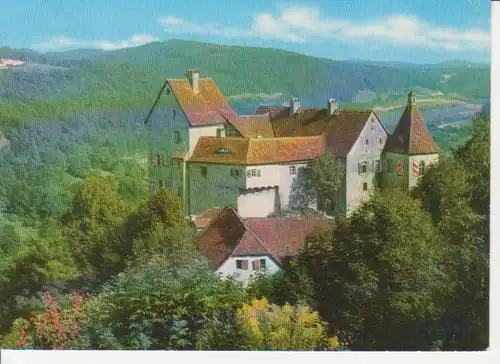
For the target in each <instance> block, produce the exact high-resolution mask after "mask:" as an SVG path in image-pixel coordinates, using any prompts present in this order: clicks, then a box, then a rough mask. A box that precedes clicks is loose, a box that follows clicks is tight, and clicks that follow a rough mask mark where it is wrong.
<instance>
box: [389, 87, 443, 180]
mask: <svg viewBox="0 0 500 364" xmlns="http://www.w3.org/2000/svg"><path fill="white" fill-rule="evenodd" d="M438 158H439V147H438V146H437V144H436V143H435V142H434V140H433V139H432V136H431V134H430V133H429V130H428V129H427V127H426V126H425V122H424V119H423V118H422V115H421V114H420V111H419V109H418V107H417V99H416V96H415V94H414V93H413V91H410V92H409V93H408V103H407V105H406V107H405V109H404V111H403V114H402V115H401V118H400V119H399V122H398V124H397V126H396V129H395V130H394V132H393V134H392V135H390V136H389V138H388V139H387V143H386V144H385V148H384V162H383V163H384V168H383V170H384V172H385V173H383V176H382V186H383V187H402V188H406V189H410V188H412V187H414V186H415V185H416V184H417V182H418V179H419V178H420V176H422V175H423V174H424V172H425V170H426V168H428V166H429V165H430V164H433V163H436V162H437V161H438Z"/></svg>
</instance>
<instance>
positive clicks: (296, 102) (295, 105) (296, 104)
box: [290, 97, 300, 115]
mask: <svg viewBox="0 0 500 364" xmlns="http://www.w3.org/2000/svg"><path fill="white" fill-rule="evenodd" d="M299 108H300V99H299V98H298V97H294V98H293V99H291V100H290V115H293V114H295V113H296V112H297V111H298V110H299Z"/></svg>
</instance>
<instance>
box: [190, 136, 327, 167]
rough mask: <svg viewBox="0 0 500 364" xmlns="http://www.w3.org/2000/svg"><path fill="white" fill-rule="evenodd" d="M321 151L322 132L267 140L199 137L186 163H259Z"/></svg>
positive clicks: (292, 159) (314, 155)
mask: <svg viewBox="0 0 500 364" xmlns="http://www.w3.org/2000/svg"><path fill="white" fill-rule="evenodd" d="M218 151H219V152H218ZM324 152H325V135H318V136H311V137H299V138H267V139H253V138H236V137H227V138H217V137H200V138H199V139H198V143H197V144H196V147H195V148H194V151H193V154H192V155H191V158H190V159H189V162H198V163H218V164H233V165H262V164H275V163H286V162H299V161H306V160H312V159H315V158H317V157H319V156H320V155H322V154H323V153H324Z"/></svg>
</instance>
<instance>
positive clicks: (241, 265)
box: [236, 259, 248, 270]
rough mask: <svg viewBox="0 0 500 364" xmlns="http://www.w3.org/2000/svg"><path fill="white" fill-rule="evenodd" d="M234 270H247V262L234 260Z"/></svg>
mask: <svg viewBox="0 0 500 364" xmlns="http://www.w3.org/2000/svg"><path fill="white" fill-rule="evenodd" d="M236 268H237V269H241V270H248V260H241V259H238V260H236Z"/></svg>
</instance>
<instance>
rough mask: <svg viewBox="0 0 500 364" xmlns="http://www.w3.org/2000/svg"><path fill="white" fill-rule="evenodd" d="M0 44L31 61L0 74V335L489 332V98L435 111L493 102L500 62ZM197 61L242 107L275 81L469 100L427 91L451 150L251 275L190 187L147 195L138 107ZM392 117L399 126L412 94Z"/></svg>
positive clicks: (438, 341)
mask: <svg viewBox="0 0 500 364" xmlns="http://www.w3.org/2000/svg"><path fill="white" fill-rule="evenodd" d="M0 55H1V56H2V57H6V58H12V59H19V60H23V61H26V65H25V66H23V67H17V68H12V69H8V70H2V71H1V72H0V347H1V348H18V349H140V350H144V349H150V350H171V349H175V350H481V349H485V348H486V347H487V346H488V336H489V327H488V322H489V319H488V304H489V296H488V294H489V293H488V292H489V224H490V222H489V201H490V194H489V192H490V191H489V188H490V187H489V178H490V152H489V146H490V121H489V113H488V111H487V109H488V107H485V110H484V111H483V112H482V113H481V114H478V115H477V116H475V117H474V118H473V123H472V124H470V123H464V124H463V125H462V124H461V125H459V127H454V128H451V127H450V128H442V127H440V126H442V124H444V123H453V122H456V121H460V120H456V117H458V118H460V119H470V118H469V116H468V115H469V114H467V113H468V112H469V111H470V110H469V109H468V106H470V105H473V106H474V105H479V104H484V103H485V100H487V99H489V79H490V68H489V65H481V64H477V65H474V64H461V63H454V62H450V63H443V64H437V65H412V64H401V65H399V66H398V67H393V66H391V65H387V64H371V63H367V62H363V61H333V60H327V59H320V58H314V57H308V56H304V55H300V54H297V53H292V52H285V51H279V50H272V49H264V48H252V47H237V46H221V45H215V44H207V43H199V42H186V41H176V40H171V41H167V42H153V43H150V44H148V45H145V46H141V47H135V48H129V49H122V50H118V51H106V52H105V51H97V50H96V51H93V52H88V51H87V52H83V51H82V53H80V52H79V51H73V52H62V53H53V54H50V53H47V54H40V53H36V52H33V51H29V50H16V49H12V48H6V47H3V48H0ZM255 60H258V61H255ZM186 65H189V67H198V68H200V71H201V72H202V77H213V79H214V81H216V84H217V85H218V86H219V87H220V89H221V91H222V93H223V94H224V95H226V96H227V97H228V99H230V100H231V105H232V107H233V108H234V109H235V110H236V111H237V112H238V113H240V114H242V113H253V112H255V110H256V105H257V104H258V103H260V102H268V101H270V100H266V97H264V99H258V97H260V96H258V95H269V94H273V93H277V94H279V95H280V98H281V99H280V100H271V101H272V102H273V103H280V102H286V100H287V99H288V98H289V97H290V96H297V95H298V96H300V97H301V100H302V101H303V106H305V107H309V106H311V107H324V106H325V105H323V104H324V102H326V100H327V99H328V98H329V97H336V98H337V99H338V100H339V102H340V104H341V107H342V108H349V107H355V108H373V107H375V106H395V105H396V106H397V105H400V104H404V103H405V98H404V96H405V95H406V92H407V91H408V90H409V89H410V88H415V90H416V91H417V92H418V93H419V95H422V96H423V97H425V98H431V97H434V96H432V95H440V96H437V98H445V99H447V100H451V101H453V102H455V103H456V104H453V105H451V104H442V105H440V104H439V103H432V102H431V103H430V104H428V105H427V106H428V107H425V106H424V105H425V103H423V104H422V108H421V109H422V110H421V111H422V115H423V116H424V119H425V120H426V122H427V125H428V128H429V131H430V132H431V134H432V136H433V138H434V140H435V141H436V142H437V144H438V145H439V147H440V148H441V152H442V153H441V155H440V160H439V163H438V164H437V165H435V166H433V167H432V168H429V169H428V170H427V171H426V173H425V175H424V176H423V177H422V178H421V180H420V182H419V184H418V186H417V187H416V188H415V189H413V190H412V191H405V192H403V191H397V190H394V191H392V190H389V191H388V190H386V191H375V192H374V194H373V196H372V198H371V199H370V200H369V201H368V202H366V203H365V204H363V205H362V206H361V207H360V208H359V209H358V210H357V211H356V212H355V213H353V214H352V215H351V216H349V218H346V219H341V220H339V221H336V225H335V228H334V229H333V230H332V231H328V232H322V233H320V232H317V233H314V234H312V235H311V236H310V237H308V239H307V241H306V244H305V247H304V249H303V251H302V252H301V253H300V254H299V255H297V256H295V257H293V258H292V259H290V260H289V261H287V262H286V264H285V267H284V269H283V271H282V272H280V273H278V274H276V275H274V276H266V275H265V274H263V275H261V276H259V277H257V278H256V279H255V280H254V281H252V282H251V283H250V284H249V285H247V286H243V285H242V284H240V283H238V282H237V281H235V280H232V279H226V280H221V279H219V277H218V276H216V275H215V274H214V272H213V271H211V270H210V269H209V267H208V264H207V262H206V260H205V258H204V257H203V255H202V254H201V253H200V251H199V250H198V244H197V236H196V231H195V229H194V228H193V226H191V224H189V223H188V222H187V221H186V220H185V219H184V214H183V211H182V208H181V204H180V202H179V200H178V199H177V197H176V196H175V195H174V194H171V193H170V192H169V191H168V190H162V191H160V192H158V193H157V194H154V195H151V194H150V193H149V191H148V183H147V155H146V149H147V148H146V144H147V143H146V134H145V128H144V125H143V120H144V117H145V115H147V112H148V110H149V108H150V106H151V104H152V102H153V101H154V98H155V96H156V94H157V92H158V90H159V88H160V87H161V83H162V81H163V79H164V78H165V77H173V78H177V77H182V75H183V72H184V69H185V68H186V67H187V66H186ZM255 74H260V75H262V76H261V77H252V78H251V79H249V78H248V77H246V76H245V75H255ZM444 76H446V77H447V78H446V77H445V79H444V78H443V77H444ZM417 86H418V87H417ZM416 87H417V88H416ZM332 90H335V93H336V94H335V95H332V94H331V92H332ZM242 95H243V96H245V95H247V96H248V97H249V98H246V96H245V97H243V96H242ZM360 95H361V96H362V97H360ZM366 95H368V96H367V97H368V99H369V100H364V99H365V98H366V97H365V96H366ZM402 95H403V97H402ZM238 97H239V99H238ZM360 100H361V101H360ZM431 101H432V100H431ZM363 102H365V103H363ZM450 105H451V106H450ZM457 105H458V106H457ZM378 115H379V116H380V117H381V119H382V121H383V122H384V125H385V126H387V127H388V129H389V131H390V129H391V128H392V127H393V126H394V125H395V121H394V120H395V118H397V117H399V116H400V115H401V109H397V108H396V109H395V110H393V111H391V112H386V113H382V112H378ZM458 115H462V116H463V115H465V116H463V117H462V116H458ZM392 119H394V120H392ZM448 119H450V120H448ZM391 120H392V121H391Z"/></svg>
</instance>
